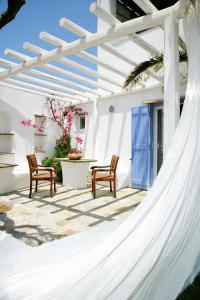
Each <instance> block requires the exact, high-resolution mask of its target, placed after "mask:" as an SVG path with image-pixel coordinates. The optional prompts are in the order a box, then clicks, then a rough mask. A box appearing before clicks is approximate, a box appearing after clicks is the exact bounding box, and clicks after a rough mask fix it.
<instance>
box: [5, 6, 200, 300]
mask: <svg viewBox="0 0 200 300" xmlns="http://www.w3.org/2000/svg"><path fill="white" fill-rule="evenodd" d="M184 22H185V35H186V40H187V46H188V56H189V78H188V87H187V92H186V99H185V104H184V108H183V112H182V117H181V120H180V122H179V125H178V128H177V130H176V133H175V137H174V139H173V143H172V146H171V149H170V150H169V152H168V155H167V157H166V160H165V162H164V164H163V166H162V168H161V170H160V173H159V176H158V178H157V180H156V182H155V184H154V186H153V188H152V189H151V191H150V192H149V194H148V196H147V197H146V198H145V200H144V201H143V202H142V203H141V204H140V205H139V207H138V208H137V209H136V210H135V211H134V212H133V214H132V215H131V216H130V217H128V218H127V219H126V220H125V221H123V222H122V223H121V224H118V223H113V224H112V225H104V226H100V227H99V229H98V228H97V229H96V230H94V231H91V230H89V231H86V232H83V233H81V234H78V235H75V236H72V237H71V238H70V237H69V238H63V239H62V240H58V241H54V242H50V243H47V244H44V245H42V246H39V247H37V248H34V249H29V248H28V249H27V248H26V249H23V250H22V251H21V256H20V255H19V253H18V256H17V260H15V259H13V258H12V259H10V260H9V258H8V257H9V251H12V252H13V251H15V249H9V251H8V250H7V251H5V252H6V253H5V255H4V254H1V257H0V261H1V263H0V299H1V300H9V299H12V300H24V299H26V300H51V299H52V300H61V299H62V300H63V299H67V300H84V299H86V300H103V299H109V300H125V299H133V300H161V299H162V300H174V299H176V297H177V295H178V294H179V292H180V291H181V290H182V289H183V288H184V286H185V285H187V284H188V282H190V281H191V280H192V279H193V277H194V276H195V275H196V274H197V272H198V271H199V270H200V239H199V233H200V65H199V58H200V33H199V32H198V26H197V18H196V15H195V14H194V11H192V10H190V13H189V17H187V18H185V20H184ZM9 238H10V237H9ZM5 240H6V235H5V236H4V238H2V242H1V241H0V248H1V249H3V247H4V243H3V242H5ZM7 249H8V247H7ZM1 253H4V252H3V250H2V251H1ZM4 258H5V260H4Z"/></svg>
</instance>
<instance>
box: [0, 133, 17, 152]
mask: <svg viewBox="0 0 200 300" xmlns="http://www.w3.org/2000/svg"><path fill="white" fill-rule="evenodd" d="M13 137H14V133H13V132H9V131H3V130H2V131H0V153H5V154H10V153H13V142H14V140H13Z"/></svg>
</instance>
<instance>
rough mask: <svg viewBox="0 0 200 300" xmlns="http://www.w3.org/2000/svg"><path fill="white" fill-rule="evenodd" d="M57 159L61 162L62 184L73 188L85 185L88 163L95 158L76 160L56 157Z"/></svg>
mask: <svg viewBox="0 0 200 300" xmlns="http://www.w3.org/2000/svg"><path fill="white" fill-rule="evenodd" d="M57 160H59V161H60V162H61V167H62V175H63V185H65V186H68V187H72V188H73V189H83V188H86V187H87V177H88V170H89V165H90V164H91V163H92V162H96V161H97V160H95V159H87V158H81V159H78V160H72V159H69V158H57Z"/></svg>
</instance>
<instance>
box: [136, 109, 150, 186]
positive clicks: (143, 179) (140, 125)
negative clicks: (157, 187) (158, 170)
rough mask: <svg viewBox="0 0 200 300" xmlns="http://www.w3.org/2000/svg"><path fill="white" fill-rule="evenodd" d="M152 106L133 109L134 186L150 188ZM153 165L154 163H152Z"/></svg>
mask: <svg viewBox="0 0 200 300" xmlns="http://www.w3.org/2000/svg"><path fill="white" fill-rule="evenodd" d="M151 131H152V130H150V108H149V107H148V106H147V105H145V106H139V107H134V108H133V109H132V178H131V179H132V187H134V188H139V189H148V188H149V187H150V185H151V184H152V175H153V174H152V168H151V165H152V163H151V161H150V158H151V151H150V145H152V143H151V144H150V133H151ZM152 166H153V165H152Z"/></svg>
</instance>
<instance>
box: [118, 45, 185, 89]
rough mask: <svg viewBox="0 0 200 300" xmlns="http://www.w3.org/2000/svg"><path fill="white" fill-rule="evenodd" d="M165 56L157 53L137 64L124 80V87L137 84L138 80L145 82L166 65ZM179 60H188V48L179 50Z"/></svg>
mask: <svg viewBox="0 0 200 300" xmlns="http://www.w3.org/2000/svg"><path fill="white" fill-rule="evenodd" d="M163 58H164V56H163V54H160V55H156V56H154V57H151V58H150V59H149V60H147V61H144V62H142V63H140V64H139V65H137V67H136V68H135V69H134V70H133V71H131V73H130V74H129V75H128V77H127V79H126V81H125V82H124V85H123V88H124V89H126V88H127V87H129V86H130V87H132V86H133V85H136V84H137V83H138V82H142V81H143V82H144V81H145V80H147V79H148V78H149V76H150V75H151V74H152V73H153V74H155V73H157V72H158V71H159V70H161V69H162V68H163V66H164V59H163ZM179 61H180V62H185V61H188V57H187V52H186V50H181V51H179Z"/></svg>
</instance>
